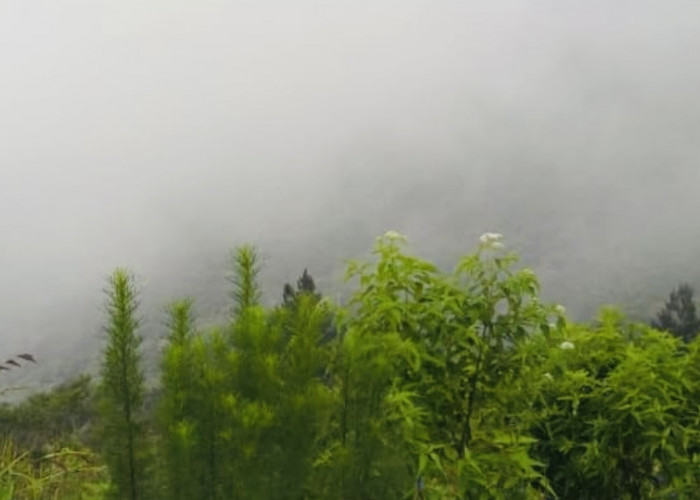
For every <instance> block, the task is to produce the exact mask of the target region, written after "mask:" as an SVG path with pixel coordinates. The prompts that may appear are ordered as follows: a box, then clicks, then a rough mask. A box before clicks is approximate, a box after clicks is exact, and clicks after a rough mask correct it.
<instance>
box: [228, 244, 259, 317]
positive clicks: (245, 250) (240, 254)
mask: <svg viewBox="0 0 700 500" xmlns="http://www.w3.org/2000/svg"><path fill="white" fill-rule="evenodd" d="M259 274H260V256H259V255H258V252H257V251H256V249H255V247H253V246H252V245H242V246H240V247H238V248H236V249H235V250H234V251H233V253H232V254H231V275H230V277H229V281H230V282H231V284H232V285H233V289H232V291H231V297H232V298H233V307H232V309H231V312H232V316H233V317H234V318H235V317H237V316H238V315H240V314H242V312H243V311H244V310H245V309H247V308H249V307H253V306H256V305H258V304H259V303H260V299H261V297H262V292H261V290H260V284H259V283H258V275H259Z"/></svg>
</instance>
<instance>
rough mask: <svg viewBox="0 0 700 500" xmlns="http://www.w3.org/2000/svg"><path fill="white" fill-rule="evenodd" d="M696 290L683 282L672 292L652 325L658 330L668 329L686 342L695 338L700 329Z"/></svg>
mask: <svg viewBox="0 0 700 500" xmlns="http://www.w3.org/2000/svg"><path fill="white" fill-rule="evenodd" d="M693 294H694V290H693V287H691V286H690V285H689V284H687V283H683V284H681V285H680V286H679V287H678V288H677V289H676V290H673V291H672V292H671V295H670V297H669V299H668V300H667V301H666V305H665V306H664V308H663V309H661V311H659V313H658V314H657V317H656V319H655V320H652V322H651V325H652V326H653V327H654V328H656V329H657V330H662V331H667V332H669V333H671V334H673V335H675V336H676V337H679V338H681V339H683V340H684V341H685V342H690V341H691V340H693V339H694V338H695V337H696V336H697V334H698V331H700V318H698V315H697V310H696V307H695V302H694V301H693Z"/></svg>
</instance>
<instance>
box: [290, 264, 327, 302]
mask: <svg viewBox="0 0 700 500" xmlns="http://www.w3.org/2000/svg"><path fill="white" fill-rule="evenodd" d="M301 295H308V296H310V297H312V298H313V299H315V300H314V301H315V302H318V301H319V300H321V294H320V293H317V292H316V284H315V283H314V279H313V277H312V276H311V275H310V274H309V271H308V269H304V273H303V274H302V275H301V276H300V277H299V279H298V280H297V288H296V290H295V289H294V287H292V285H291V284H289V283H286V284H285V285H284V289H283V291H282V304H283V305H284V306H287V307H292V306H294V305H296V303H297V302H298V300H299V297H300V296H301Z"/></svg>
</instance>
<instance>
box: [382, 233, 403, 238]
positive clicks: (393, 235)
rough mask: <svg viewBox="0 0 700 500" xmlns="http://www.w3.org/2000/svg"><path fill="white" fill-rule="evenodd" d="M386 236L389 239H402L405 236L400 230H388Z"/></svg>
mask: <svg viewBox="0 0 700 500" xmlns="http://www.w3.org/2000/svg"><path fill="white" fill-rule="evenodd" d="M384 237H385V238H386V239H388V240H402V239H403V236H401V234H400V233H399V232H398V231H387V232H386V233H384Z"/></svg>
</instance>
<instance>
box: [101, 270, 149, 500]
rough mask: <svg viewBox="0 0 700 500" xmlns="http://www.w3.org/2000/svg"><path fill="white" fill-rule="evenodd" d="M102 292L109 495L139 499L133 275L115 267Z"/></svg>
mask: <svg viewBox="0 0 700 500" xmlns="http://www.w3.org/2000/svg"><path fill="white" fill-rule="evenodd" d="M106 293H107V297H108V302H107V323H106V326H105V331H106V332H107V346H106V348H105V351H104V359H103V362H102V383H101V386H100V417H101V421H100V427H101V432H100V440H101V442H102V445H103V449H104V456H105V460H106V462H107V465H108V467H109V472H110V475H111V477H112V486H113V489H112V491H111V496H112V497H113V498H115V499H120V500H121V499H129V500H138V499H142V498H145V496H144V489H145V486H144V460H145V456H144V455H145V453H146V452H147V448H148V447H147V444H146V442H145V439H144V430H143V423H142V416H141V415H140V409H141V405H142V403H143V374H142V369H141V366H140V353H139V346H140V344H141V338H140V337H139V336H138V335H137V333H136V330H137V328H138V326H139V318H138V317H137V310H138V301H137V292H136V288H135V285H134V282H133V278H132V277H131V275H130V274H129V273H128V272H127V271H125V270H123V269H117V270H116V271H114V273H113V274H112V276H111V277H110V278H109V286H108V289H107V291H106Z"/></svg>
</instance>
